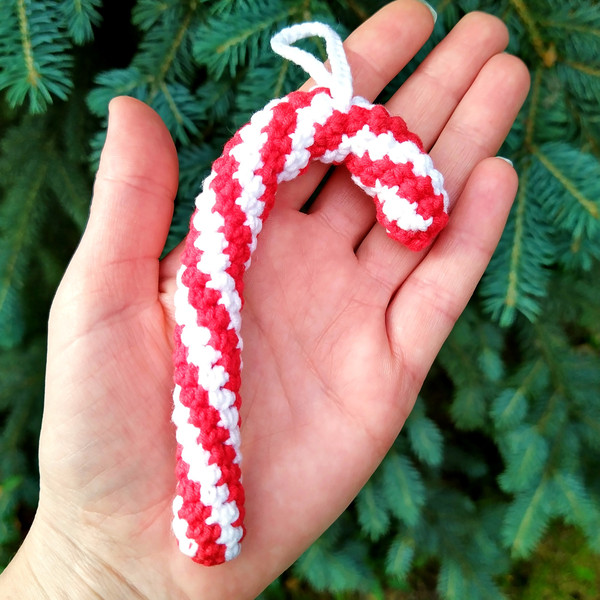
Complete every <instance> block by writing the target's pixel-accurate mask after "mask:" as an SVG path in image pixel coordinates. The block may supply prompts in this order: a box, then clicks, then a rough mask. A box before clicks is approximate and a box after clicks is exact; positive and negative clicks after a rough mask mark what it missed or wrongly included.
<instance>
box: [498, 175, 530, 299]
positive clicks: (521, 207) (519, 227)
mask: <svg viewBox="0 0 600 600" xmlns="http://www.w3.org/2000/svg"><path fill="white" fill-rule="evenodd" d="M528 175H529V169H527V170H526V171H525V172H524V173H523V175H521V182H520V185H519V191H518V192H517V197H516V198H515V204H516V205H517V210H516V213H515V236H514V244H513V247H512V250H511V253H510V262H509V269H508V286H507V288H506V295H505V297H504V304H505V305H506V306H508V307H509V308H510V309H511V310H514V308H515V307H516V306H517V303H518V298H519V291H518V289H519V276H518V272H519V269H518V265H519V263H520V262H521V242H522V240H523V235H524V233H525V205H526V204H527V178H528Z"/></svg>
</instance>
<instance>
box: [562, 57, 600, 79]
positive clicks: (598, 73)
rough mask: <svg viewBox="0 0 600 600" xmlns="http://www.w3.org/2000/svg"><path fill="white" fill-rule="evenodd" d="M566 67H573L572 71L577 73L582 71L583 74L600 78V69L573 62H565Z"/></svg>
mask: <svg viewBox="0 0 600 600" xmlns="http://www.w3.org/2000/svg"><path fill="white" fill-rule="evenodd" d="M563 63H564V64H565V65H567V66H568V67H571V69H575V70H576V71H580V72H581V73H585V74H586V75H591V76H592V77H600V68H594V67H590V66H589V65H586V64H583V63H580V62H575V61H572V60H565V61H563Z"/></svg>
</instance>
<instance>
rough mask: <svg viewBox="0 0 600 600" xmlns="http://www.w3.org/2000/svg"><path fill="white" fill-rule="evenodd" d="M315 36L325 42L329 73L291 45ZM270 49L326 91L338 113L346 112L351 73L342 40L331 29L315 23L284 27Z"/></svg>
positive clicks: (350, 93) (318, 62) (275, 37)
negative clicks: (304, 72) (329, 67)
mask: <svg viewBox="0 0 600 600" xmlns="http://www.w3.org/2000/svg"><path fill="white" fill-rule="evenodd" d="M314 36H317V37H321V38H323V39H324V40H325V47H326V51H327V57H328V58H329V64H330V66H331V73H330V72H329V71H328V70H327V69H326V68H325V65H324V64H323V63H322V62H321V61H319V60H318V59H317V58H316V57H314V56H313V55H312V54H310V53H309V52H306V51H305V50H302V49H301V48H296V47H294V46H292V45H291V44H293V43H294V42H297V41H298V40H303V39H305V38H309V37H314ZM271 48H273V51H274V52H277V54H279V55H280V56H283V57H284V58H287V59H288V60H291V61H292V62H295V63H296V64H297V65H298V66H300V67H302V68H303V69H304V70H305V71H306V72H307V73H308V74H309V75H310V76H311V77H312V78H313V79H314V81H315V83H316V84H317V86H318V87H326V88H328V89H329V90H330V91H331V96H332V98H333V99H334V100H335V102H336V103H339V106H338V108H339V110H342V111H346V110H348V108H350V103H351V101H352V96H353V93H354V92H353V89H352V73H351V71H350V65H349V64H348V60H347V58H346V53H345V52H344V46H343V43H342V40H341V38H340V36H339V35H338V34H337V33H336V32H335V31H334V30H333V29H332V28H331V27H329V26H328V25H325V24H323V23H317V22H310V23H299V24H297V25H292V26H291V27H286V28H285V29H282V30H281V31H280V32H279V33H277V34H275V35H274V36H273V37H272V38H271Z"/></svg>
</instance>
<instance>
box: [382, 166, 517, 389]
mask: <svg viewBox="0 0 600 600" xmlns="http://www.w3.org/2000/svg"><path fill="white" fill-rule="evenodd" d="M517 186H518V179H517V174H516V173H515V171H514V169H513V168H512V166H510V164H509V163H508V162H506V161H504V160H500V159H498V158H489V159H486V160H484V161H482V162H481V163H479V165H477V167H476V168H475V169H474V170H473V173H472V174H471V176H470V178H469V180H468V182H467V184H466V187H465V189H464V191H463V193H462V194H461V197H460V199H459V200H458V202H457V205H456V208H455V209H454V212H453V214H452V216H451V218H450V222H449V223H448V226H447V228H446V229H445V230H444V231H443V232H442V233H441V234H440V236H439V238H438V239H437V241H436V242H435V244H434V246H433V247H432V249H431V251H430V252H429V253H428V254H427V256H426V258H425V259H424V260H423V261H422V262H421V263H420V264H419V265H418V266H417V267H416V268H415V270H414V271H413V272H412V273H411V274H410V276H409V277H408V278H407V279H406V280H405V282H404V284H403V285H402V287H400V289H399V290H398V292H397V293H396V295H395V297H394V299H393V300H392V302H391V303H390V305H389V307H388V310H387V315H386V318H387V329H388V336H389V340H390V344H391V349H392V351H393V353H394V354H395V355H396V356H397V357H399V358H402V361H403V367H404V369H405V370H406V372H407V373H410V374H411V375H412V376H413V377H414V379H415V380H416V381H415V382H414V383H416V384H417V385H419V386H420V384H421V383H422V381H423V379H424V378H425V375H426V374H427V372H428V371H429V368H430V366H431V364H432V362H433V360H434V359H435V357H436V355H437V353H438V352H439V349H440V348H441V346H442V344H443V343H444V340H445V339H446V338H447V337H448V334H449V333H450V331H451V330H452V327H453V326H454V324H455V323H456V320H457V319H458V317H459V316H460V314H461V313H462V311H463V310H464V308H465V306H466V305H467V302H468V301H469V299H470V297H471V295H472V294H473V292H474V290H475V287H476V286H477V283H478V282H479V280H480V279H481V276H482V275H483V273H484V271H485V269H486V267H487V265H488V263H489V261H490V258H491V256H492V254H493V252H494V250H495V248H496V246H497V244H498V241H499V240H500V236H501V234H502V230H503V228H504V225H505V223H506V219H507V218H508V213H509V211H510V207H511V205H512V202H513V200H514V197H515V195H516V192H517Z"/></svg>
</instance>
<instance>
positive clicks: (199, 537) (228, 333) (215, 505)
mask: <svg viewBox="0 0 600 600" xmlns="http://www.w3.org/2000/svg"><path fill="white" fill-rule="evenodd" d="M311 36H320V37H322V38H324V39H325V42H326V49H327V54H328V56H329V61H330V65H331V72H329V71H328V70H327V69H326V68H325V65H324V64H323V63H321V62H319V61H318V60H317V59H316V58H315V57H314V56H312V55H311V54H309V53H307V52H305V51H303V50H301V49H299V48H297V47H293V46H291V44H293V43H294V42H295V41H297V40H300V39H302V38H306V37H311ZM271 45H272V47H273V50H274V51H275V52H277V53H278V54H280V55H282V56H284V57H285V58H288V59H290V60H292V61H294V62H296V63H297V64H299V65H300V66H302V67H303V68H304V69H305V70H306V71H307V73H308V74H309V75H311V76H312V78H313V79H314V80H315V82H316V83H317V86H318V87H316V88H313V89H312V90H311V91H309V92H293V93H291V94H289V95H288V96H286V97H285V98H281V99H278V100H273V101H271V102H269V104H267V106H265V108H263V109H262V110H261V111H259V112H257V113H256V114H255V115H254V116H253V117H252V119H251V120H250V123H248V124H247V125H245V126H244V127H242V128H241V129H240V130H239V131H238V132H237V133H236V134H235V136H234V137H233V139H232V140H230V141H229V142H228V143H227V145H226V146H225V149H224V151H223V154H222V155H221V157H220V158H219V159H217V160H216V161H215V163H214V164H213V167H212V172H211V174H210V175H209V177H208V178H207V179H206V180H205V181H204V184H203V189H202V192H201V194H200V195H199V196H198V197H197V199H196V210H195V212H194V214H193V216H192V219H191V223H190V232H189V234H188V236H187V240H186V245H185V250H184V252H183V254H182V257H181V263H182V264H181V267H180V269H179V272H178V275H177V291H176V293H175V320H176V329H175V352H174V365H175V390H174V394H173V396H174V404H175V406H174V410H173V422H174V423H175V426H176V435H177V442H178V449H177V491H176V497H175V500H174V501H173V514H174V519H173V531H174V533H175V535H176V537H177V539H178V542H179V548H180V550H181V551H182V552H183V553H184V554H186V555H188V556H190V557H191V558H192V559H193V560H194V561H196V562H198V563H201V564H204V565H215V564H219V563H222V562H224V561H227V560H231V559H232V558H235V557H236V556H237V555H238V554H239V552H240V542H241V540H242V538H243V537H244V533H245V530H244V525H243V518H244V489H243V487H242V483H241V471H240V460H241V455H240V413H239V411H240V403H241V399H240V383H241V378H240V374H241V367H242V360H241V350H242V338H241V335H240V328H241V312H240V311H241V309H242V304H243V296H242V291H243V279H242V278H243V275H244V272H245V270H246V269H247V268H248V267H249V265H250V256H251V254H252V252H253V250H254V249H255V248H256V239H257V236H258V234H259V233H260V230H261V228H262V224H263V221H264V220H265V219H266V218H267V216H268V214H269V211H270V210H271V207H272V206H273V201H274V198H275V192H276V190H277V186H278V184H279V183H280V182H281V181H290V180H292V179H294V178H296V177H298V175H300V174H301V173H303V172H304V171H305V170H306V169H307V167H308V165H309V164H310V162H311V161H314V160H319V161H321V162H323V163H333V164H344V165H345V166H346V168H347V169H348V170H349V172H350V174H351V176H352V180H353V181H354V182H355V183H356V184H357V185H358V186H359V187H361V188H362V189H363V190H365V191H366V192H367V194H369V195H370V196H372V197H373V199H374V201H375V206H376V209H377V219H378V221H379V222H380V223H381V224H382V225H383V226H384V227H385V229H386V230H387V232H388V234H389V235H390V237H392V238H394V239H396V240H398V241H400V242H401V243H403V244H404V245H406V246H407V247H408V248H410V249H412V250H421V249H422V248H425V247H426V246H427V245H428V244H429V242H430V241H431V240H432V239H433V238H434V237H435V235H436V234H437V233H438V232H439V231H440V230H441V229H442V227H444V225H445V224H446V221H447V220H448V196H447V194H446V192H445V191H444V187H443V179H442V175H441V174H440V173H439V172H438V171H436V170H435V169H434V168H433V164H432V161H431V159H430V157H429V156H428V155H427V154H425V153H424V152H423V146H422V143H421V141H420V140H419V138H418V137H417V136H416V135H414V134H413V133H411V132H409V131H408V129H407V127H406V124H405V123H404V121H403V120H402V119H401V118H400V117H392V116H390V115H389V113H388V112H387V111H386V109H385V108H384V107H383V106H374V105H373V104H370V103H369V102H368V101H367V100H365V99H364V98H360V97H357V96H353V91H352V77H351V73H350V67H349V65H348V62H347V60H346V56H345V54H344V49H343V47H342V42H341V40H340V38H339V37H338V35H337V34H336V33H335V32H334V31H333V30H332V29H330V28H329V27H327V26H326V25H323V24H321V23H304V24H300V25H294V26H293V27H289V28H287V29H284V30H283V31H281V32H280V33H278V34H277V35H276V36H275V37H274V38H273V39H272V41H271Z"/></svg>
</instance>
